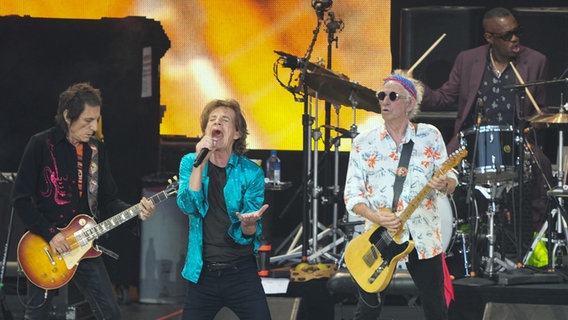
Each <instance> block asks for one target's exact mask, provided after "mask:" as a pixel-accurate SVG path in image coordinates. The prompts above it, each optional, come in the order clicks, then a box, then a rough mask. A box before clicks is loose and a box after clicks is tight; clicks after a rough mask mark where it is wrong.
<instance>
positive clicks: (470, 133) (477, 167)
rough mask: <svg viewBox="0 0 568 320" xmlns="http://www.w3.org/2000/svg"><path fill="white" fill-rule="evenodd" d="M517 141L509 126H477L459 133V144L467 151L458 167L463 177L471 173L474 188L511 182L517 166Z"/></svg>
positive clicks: (518, 147) (517, 136)
mask: <svg viewBox="0 0 568 320" xmlns="http://www.w3.org/2000/svg"><path fill="white" fill-rule="evenodd" d="M476 139H477V147H476V144H475V141H476ZM519 141H520V139H519V135H518V134H516V132H515V131H514V130H513V127H512V126H479V127H474V128H470V129H467V130H464V131H461V132H460V144H461V146H463V147H465V148H466V150H467V151H468V155H467V157H466V159H465V160H464V164H463V165H462V171H463V174H464V176H469V175H470V174H473V181H474V182H475V183H476V184H478V185H479V184H487V183H492V182H502V181H509V180H514V179H515V178H516V177H517V173H516V171H517V170H516V168H517V167H518V165H519V149H520V143H519Z"/></svg>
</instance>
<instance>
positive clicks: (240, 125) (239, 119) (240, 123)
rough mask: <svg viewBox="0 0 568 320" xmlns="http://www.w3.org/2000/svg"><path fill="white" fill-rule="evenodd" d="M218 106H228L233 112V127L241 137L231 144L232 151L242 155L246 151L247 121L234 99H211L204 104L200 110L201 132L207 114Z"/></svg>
mask: <svg viewBox="0 0 568 320" xmlns="http://www.w3.org/2000/svg"><path fill="white" fill-rule="evenodd" d="M219 107H226V108H230V109H231V110H233V111H234V112H235V128H236V129H237V131H238V132H240V133H241V137H240V138H239V139H237V140H236V141H235V143H234V144H233V151H235V153H236V154H239V155H244V154H245V153H246V152H247V135H248V134H249V132H248V129H247V121H246V120H245V117H244V115H243V113H242V111H241V106H240V105H239V103H238V102H237V101H236V100H234V99H227V100H219V99H217V100H213V101H211V102H209V103H208V104H207V105H205V108H204V109H203V112H201V132H202V133H205V129H206V128H207V123H208V122H209V115H210V114H211V112H212V111H213V110H214V109H216V108H219Z"/></svg>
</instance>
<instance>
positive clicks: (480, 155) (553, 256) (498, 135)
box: [441, 82, 568, 284]
mask: <svg viewBox="0 0 568 320" xmlns="http://www.w3.org/2000/svg"><path fill="white" fill-rule="evenodd" d="M541 83H546V82H539V84H541ZM525 85H526V86H528V85H533V84H525ZM567 109H568V103H567V104H566V105H564V106H562V107H560V111H559V113H557V114H542V113H541V114H539V115H537V116H534V117H531V118H529V119H528V120H527V121H526V122H527V123H528V124H530V127H529V129H531V130H532V129H553V130H557V131H558V140H559V141H558V160H557V163H558V170H557V175H556V176H557V179H558V181H557V184H556V185H554V182H553V181H548V179H547V178H546V175H544V174H543V173H542V172H543V171H542V167H541V164H540V163H539V160H538V157H537V156H536V155H535V154H534V150H533V149H532V145H531V144H530V143H529V142H528V140H530V139H527V137H526V136H525V134H524V132H530V131H531V130H527V129H525V130H516V129H515V128H514V127H513V126H509V125H506V126H494V125H487V126H482V125H477V126H475V127H473V128H468V129H465V130H463V131H461V132H459V138H460V145H461V146H464V147H466V149H467V150H468V156H467V158H465V159H464V160H463V161H462V164H461V166H460V170H459V175H460V184H459V187H458V189H457V192H456V194H455V195H454V196H453V198H452V197H450V199H449V200H450V201H451V209H452V211H453V213H454V215H453V219H451V220H448V219H447V218H446V219H444V216H443V215H444V213H443V212H441V214H442V228H443V230H442V231H444V229H448V228H447V225H448V223H450V228H451V230H452V232H447V231H446V232H443V234H442V238H444V237H449V238H450V244H449V247H447V249H446V256H449V257H452V256H458V259H457V261H459V262H460V267H461V270H460V271H462V272H464V275H463V276H464V277H469V276H474V275H477V273H478V272H479V273H481V274H482V275H483V276H484V277H488V278H495V277H498V278H501V275H500V274H497V272H500V271H509V270H512V269H516V268H518V267H525V266H527V262H528V261H529V258H530V257H531V255H532V254H533V253H534V250H535V248H536V246H537V244H538V243H539V242H540V241H542V240H545V241H547V242H548V254H549V257H548V266H547V267H548V268H547V269H548V270H553V271H554V270H555V268H556V267H557V266H558V265H560V264H562V259H561V258H560V259H559V257H561V256H562V255H563V254H565V253H568V247H567V242H566V241H567V239H568V231H567V226H566V221H565V218H564V217H565V216H566V215H565V212H564V206H563V202H562V201H563V200H562V199H563V198H564V197H568V185H567V184H566V181H565V180H566V178H565V175H564V170H563V167H564V165H565V160H564V157H563V154H562V151H563V129H564V127H566V126H568V113H565V111H566V110H567ZM535 168H538V170H536V169H535ZM536 174H539V175H540V174H542V175H543V177H544V181H545V182H546V184H547V186H548V189H547V190H548V192H547V195H548V197H549V198H550V199H551V200H552V201H551V203H552V204H553V205H552V206H551V207H552V210H551V211H550V212H548V221H546V222H545V223H544V225H543V226H542V228H541V230H540V231H539V233H538V234H537V236H536V237H535V238H534V240H533V242H532V244H531V246H530V248H529V249H528V250H527V252H526V254H525V255H524V257H523V258H522V260H521V256H520V253H521V251H523V250H525V249H524V248H526V245H525V244H524V243H522V242H521V240H520V239H517V238H516V237H517V236H518V237H522V236H521V235H520V234H519V233H522V232H523V229H522V227H520V226H513V227H512V228H513V230H512V232H511V230H508V229H507V225H511V220H513V224H514V225H517V223H520V222H517V221H515V219H519V220H522V219H527V220H528V221H529V222H530V218H523V217H524V216H526V217H530V214H525V213H523V209H522V208H523V205H522V204H519V205H518V206H515V205H514V204H511V203H509V202H508V201H509V199H505V198H506V197H508V196H510V194H509V193H510V192H511V190H512V189H513V188H517V187H518V188H517V189H518V190H517V191H516V192H518V193H517V194H516V197H521V198H524V199H526V200H529V199H531V195H530V194H529V195H525V196H524V197H523V193H522V192H523V191H519V190H521V189H522V186H523V184H524V183H530V181H531V179H532V178H534V175H536ZM531 186H532V185H531ZM460 189H462V190H460ZM463 189H465V190H466V191H465V193H466V195H465V196H464V191H463ZM472 190H474V191H475V192H476V193H475V194H474V192H473V191H472ZM456 196H457V197H458V199H459V200H457V201H454V200H456V199H455V197H456ZM513 197H515V196H513ZM464 200H465V204H466V208H462V209H459V208H457V207H456V204H458V205H459V203H460V202H462V201H464ZM526 200H523V199H521V200H520V202H521V203H522V201H526ZM483 204H486V205H487V209H486V211H485V217H486V218H484V216H483V215H482V214H481V212H482V211H483V210H484V208H483ZM462 205H464V203H463V202H462ZM462 210H463V211H464V212H466V215H465V217H464V216H463V215H464V213H463V212H462V213H461V215H462V216H461V217H458V215H459V214H460V213H459V212H460V211H462ZM442 211H443V210H442ZM521 215H522V216H523V217H521ZM496 218H499V219H496ZM450 221H451V222H450ZM531 227H532V226H531ZM496 228H497V230H496ZM507 232H509V234H507ZM531 232H532V231H531ZM525 236H526V235H525ZM545 236H546V237H545ZM530 237H532V233H531V234H530ZM499 238H501V239H500V240H502V241H501V242H500V244H501V246H498V245H497V244H498V242H497V240H499ZM505 238H509V240H511V241H518V242H517V244H516V245H517V247H516V251H517V252H499V249H501V250H504V247H505V246H504V245H503V240H504V239H505ZM482 244H486V247H484V246H483V245H482ZM445 245H446V244H445ZM509 258H511V259H514V260H516V261H518V262H517V263H515V262H513V261H511V260H509ZM521 261H522V262H521ZM458 276H459V275H458ZM499 281H500V283H501V279H500V280H499ZM505 282H506V281H505ZM504 284H506V283H504Z"/></svg>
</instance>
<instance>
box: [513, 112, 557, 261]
mask: <svg viewBox="0 0 568 320" xmlns="http://www.w3.org/2000/svg"><path fill="white" fill-rule="evenodd" d="M566 107H568V104H566V105H565V106H563V107H561V108H560V112H559V113H558V114H554V115H540V116H536V117H533V118H532V119H531V120H532V123H534V124H537V125H541V124H544V125H547V126H548V127H553V128H558V153H557V164H558V173H557V186H556V188H552V186H551V184H550V182H548V181H547V179H546V177H545V181H546V183H547V185H548V189H549V191H548V192H547V195H548V196H549V197H551V198H552V199H554V200H555V201H556V204H557V207H556V208H554V209H552V210H551V212H550V213H549V216H548V220H547V221H546V222H545V223H544V224H543V226H542V228H541V229H540V231H539V233H538V234H537V236H536V237H535V239H534V241H533V243H532V245H531V247H530V249H529V251H528V252H527V254H526V255H525V257H524V258H523V265H525V264H526V263H527V261H528V259H529V258H530V257H531V255H532V254H533V252H534V250H535V248H536V245H537V244H538V242H540V241H541V240H543V241H546V242H547V243H548V246H547V249H548V267H549V269H550V270H552V271H555V269H556V266H557V264H561V263H562V261H555V258H556V257H557V254H561V253H562V251H559V249H560V247H564V249H565V250H566V251H567V253H568V243H567V241H568V227H567V225H566V220H565V218H564V216H565V215H566V212H564V200H563V198H565V197H568V192H567V191H566V190H564V187H565V185H564V155H563V149H564V148H563V147H564V132H563V130H562V129H563V127H564V126H566V125H567V124H568V114H567V113H565V108H566ZM529 151H530V152H531V153H532V149H531V148H530V146H529ZM536 163H537V165H538V166H539V167H540V164H539V163H538V161H537V162H536ZM541 171H542V170H541ZM553 225H554V227H553ZM547 231H548V233H547V238H543V235H544V234H545V232H547ZM560 235H562V236H563V237H564V238H563V239H562V238H559V236H560ZM558 260H561V259H558Z"/></svg>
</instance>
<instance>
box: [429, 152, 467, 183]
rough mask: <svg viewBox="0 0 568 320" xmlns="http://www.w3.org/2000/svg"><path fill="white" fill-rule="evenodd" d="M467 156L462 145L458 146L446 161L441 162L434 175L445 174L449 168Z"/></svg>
mask: <svg viewBox="0 0 568 320" xmlns="http://www.w3.org/2000/svg"><path fill="white" fill-rule="evenodd" d="M466 156H467V150H466V149H465V147H464V146H461V147H459V148H458V149H457V150H456V151H454V152H452V153H451V154H450V155H449V156H448V159H447V160H446V161H444V163H443V164H442V167H441V168H440V169H439V170H438V171H437V172H436V174H435V175H436V176H440V175H442V174H445V173H446V172H447V171H448V170H450V169H451V168H453V167H455V166H457V165H458V164H459V163H460V161H461V160H462V159H463V158H465V157H466Z"/></svg>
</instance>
